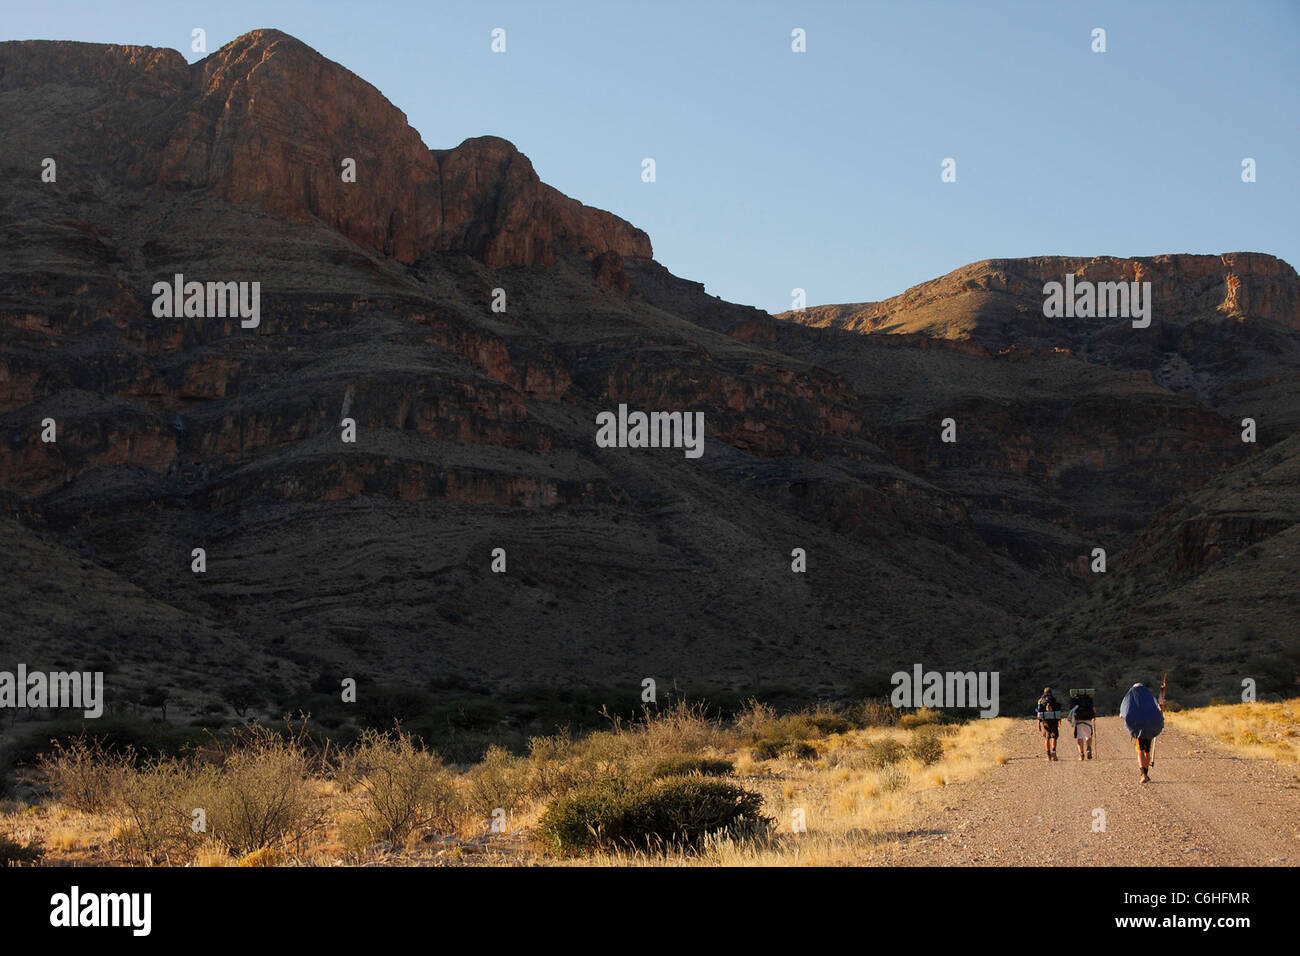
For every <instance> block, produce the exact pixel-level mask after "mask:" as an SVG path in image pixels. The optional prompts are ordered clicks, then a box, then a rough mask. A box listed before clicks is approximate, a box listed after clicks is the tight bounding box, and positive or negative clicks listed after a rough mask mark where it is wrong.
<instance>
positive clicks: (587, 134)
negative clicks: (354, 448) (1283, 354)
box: [0, 0, 1300, 311]
mask: <svg viewBox="0 0 1300 956" xmlns="http://www.w3.org/2000/svg"><path fill="white" fill-rule="evenodd" d="M4 5H5V6H6V7H8V8H9V9H6V10H5V11H4V15H3V20H2V21H0V24H2V25H0V31H2V32H0V35H3V37H4V38H5V39H28V38H46V39H68V40H86V41H95V42H112V43H135V44H146V45H152V46H166V47H172V48H175V49H178V50H180V51H181V52H182V53H184V54H185V56H186V57H187V58H188V59H190V60H196V59H199V58H200V55H199V54H195V53H192V52H191V51H190V31H191V29H192V28H193V27H196V26H198V27H203V28H204V29H205V30H206V31H207V39H208V50H209V51H213V50H216V49H217V48H218V47H220V46H221V45H222V44H223V43H226V42H228V41H229V40H231V39H233V38H234V37H236V36H238V35H239V34H241V33H244V32H247V31H248V30H251V29H255V28H258V27H275V28H278V29H281V30H284V31H285V32H287V33H291V34H293V35H294V36H297V37H298V38H299V39H301V40H303V41H304V42H306V43H307V44H309V45H310V46H312V47H314V48H316V49H317V50H319V51H320V52H321V53H323V54H324V55H325V56H327V57H329V58H330V59H333V60H337V61H338V62H340V63H342V64H343V65H344V66H346V67H348V68H349V69H350V70H352V71H353V72H355V73H357V74H359V75H360V76H361V77H363V78H364V79H366V80H368V81H370V82H371V83H373V84H374V85H375V86H376V87H378V88H379V89H380V90H381V91H382V92H383V93H384V94H385V95H386V96H387V97H388V98H389V100H391V101H392V102H393V103H394V104H395V105H396V106H397V107H398V108H399V109H401V110H403V111H404V112H405V113H406V115H407V117H408V119H409V121H410V123H411V125H412V126H414V127H415V128H416V129H417V130H418V131H419V132H420V134H421V135H422V137H423V138H424V141H425V143H426V144H428V145H429V146H430V147H434V148H444V147H450V146H454V145H456V144H457V143H459V142H461V141H462V140H463V139H465V138H466V137H469V136H477V135H481V134H485V133H492V134H495V135H498V136H503V137H505V138H507V139H509V140H511V141H512V142H514V143H515V144H516V145H517V146H518V147H519V148H520V149H521V150H522V151H523V152H524V153H525V154H527V155H528V156H529V157H530V158H531V159H532V161H533V164H534V165H535V166H536V168H537V170H538V173H539V174H540V175H541V177H542V179H543V180H545V181H546V182H548V183H551V184H552V185H554V186H555V187H557V188H558V189H560V190H562V191H563V192H565V193H568V194H569V195H571V196H574V197H575V198H578V199H580V200H582V201H583V202H586V203H588V204H590V205H593V206H599V207H601V208H604V209H609V210H611V211H613V212H615V213H617V214H619V215H621V216H623V217H625V218H626V219H629V220H631V221H632V222H633V223H635V224H636V225H638V226H640V227H641V228H643V229H645V230H646V232H648V233H649V234H650V238H651V240H652V241H653V243H654V248H655V256H656V258H657V259H659V261H660V262H662V263H663V264H664V265H665V266H667V267H668V268H669V269H671V270H672V271H673V272H675V273H677V274H678V275H681V276H684V277H687V278H690V279H695V280H697V281H702V282H704V283H705V285H706V286H707V288H708V289H709V291H710V292H712V293H715V294H718V295H721V296H722V297H723V298H725V299H730V300H733V301H736V302H742V303H746V304H751V305H757V306H759V307H761V308H766V309H769V310H771V311H780V310H783V309H786V308H789V306H790V290H791V289H792V288H794V287H796V286H798V287H802V288H804V289H806V290H807V295H808V304H810V305H813V304H818V303H827V302H846V301H849V302H852V301H863V300H871V299H879V298H884V297H886V296H889V295H893V294H895V293H897V292H900V291H902V290H903V289H904V288H906V287H907V286H910V285H913V284H915V283H917V282H921V281H924V280H926V279H929V278H933V277H935V276H938V275H942V274H943V273H945V272H948V271H950V270H951V269H954V268H956V267H958V266H961V265H963V264H965V263H967V262H970V261H973V260H977V259H983V258H989V257H994V256H1027V255H1037V254H1061V255H1102V254H1110V255H1117V256H1132V255H1154V254H1158V253H1164V252H1197V253H1218V252H1232V251H1241V250H1249V251H1258V252H1268V253H1272V254H1274V255H1278V256H1281V257H1282V258H1284V259H1286V260H1287V261H1288V262H1290V263H1291V264H1292V265H1294V266H1300V180H1298V177H1300V161H1298V160H1300V109H1298V108H1297V101H1298V98H1300V3H1297V2H1295V0H1272V2H1254V0H1240V2H1216V3H1207V2H1195V0H1189V2H1177V3H1172V2H1171V3H1156V2H1141V0H1128V2H1122V3H1106V2H1070V0H1034V2H1025V3H1006V2H986V3H965V2H946V3H929V2H906V3H905V2H898V3H888V4H886V3H868V2H861V3H850V2H840V3H794V2H764V0H755V2H740V0H736V2H722V0H718V2H709V0H694V2H691V0H668V2H649V0H647V2H631V0H603V2H598V0H582V2H578V0H573V2H555V3H547V2H544V0H528V2H511V3H469V2H463V0H462V2H445V0H444V2H438V0H430V2H426V3H409V4H401V3H399V4H385V3H380V2H358V3H330V2H319V3H308V2H286V3H275V2H244V0H231V2H223V3H211V2H205V3H185V2H177V3H156V4H146V3H138V2H132V0H116V2H113V3H101V2H92V3H87V2H82V3H71V2H48V3H39V2H36V3H19V2H15V0H4ZM494 27H503V28H505V30H506V31H507V33H506V40H507V52H506V53H505V54H493V53H492V52H491V51H490V49H489V44H490V32H491V30H492V29H493V28H494ZM795 27H802V28H803V29H804V30H806V31H807V46H808V50H807V52H806V53H802V54H796V53H793V52H791V49H790V42H791V40H790V32H791V30H792V29H793V28H795ZM1094 27H1102V28H1104V29H1105V30H1106V41H1107V52H1106V53H1104V54H1097V53H1093V52H1092V51H1091V49H1090V46H1091V43H1092V39H1091V32H1092V30H1093V28H1094ZM647 156H649V157H653V158H654V159H655V161H656V164H657V175H658V180H657V182H655V183H653V184H647V183H643V182H642V181H641V160H642V158H643V157H647ZM1247 156H1249V157H1253V158H1254V159H1255V160H1256V161H1257V163H1258V173H1257V175H1258V181H1257V182H1255V183H1253V184H1250V185H1247V184H1244V183H1242V182H1241V161H1242V159H1243V157H1247ZM945 157H953V158H954V159H956V160H957V182H956V183H952V184H944V183H941V182H940V177H939V173H940V163H941V161H942V160H943V159H944V158H945Z"/></svg>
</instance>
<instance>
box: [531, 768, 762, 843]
mask: <svg viewBox="0 0 1300 956" xmlns="http://www.w3.org/2000/svg"><path fill="white" fill-rule="evenodd" d="M762 805H763V798H762V797H761V796H759V795H758V794H757V793H752V792H751V791H748V790H744V789H742V788H740V787H737V786H735V785H733V784H730V783H726V782H723V781H721V780H706V779H703V778H698V777H697V778H675V779H670V780H659V781H655V782H653V783H651V784H649V785H647V786H644V787H637V786H635V785H631V784H627V783H624V782H622V781H619V780H612V779H611V780H607V781H605V782H603V783H601V784H598V785H596V786H593V787H590V788H587V789H585V790H582V791H580V792H579V793H577V794H575V795H574V796H572V797H562V798H560V799H558V800H555V801H552V803H551V804H550V806H548V807H547V808H546V811H545V812H544V813H543V814H542V818H541V820H540V821H539V823H538V833H539V836H540V837H541V839H542V840H544V841H545V843H546V844H547V845H548V846H549V847H550V848H551V849H552V850H553V851H555V852H556V853H559V854H561V855H573V854H580V853H591V852H594V851H596V850H602V849H629V850H648V851H663V850H666V849H669V848H673V847H680V848H682V849H696V848H698V847H699V845H700V843H701V841H702V840H703V839H704V837H705V836H706V835H708V834H714V833H719V834H722V835H724V836H727V837H731V838H733V839H743V838H746V837H756V836H761V835H765V834H767V833H768V832H769V831H770V829H771V826H772V820H771V819H770V818H768V817H765V816H763V815H762V814H761V812H760V811H761V809H762Z"/></svg>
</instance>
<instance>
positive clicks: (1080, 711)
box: [1069, 688, 1097, 760]
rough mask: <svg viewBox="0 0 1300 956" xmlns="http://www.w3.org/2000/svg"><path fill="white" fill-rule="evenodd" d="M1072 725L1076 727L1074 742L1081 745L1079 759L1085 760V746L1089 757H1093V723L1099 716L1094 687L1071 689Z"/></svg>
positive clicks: (1089, 758)
mask: <svg viewBox="0 0 1300 956" xmlns="http://www.w3.org/2000/svg"><path fill="white" fill-rule="evenodd" d="M1069 716H1070V726H1071V727H1073V728H1074V742H1075V743H1076V744H1078V745H1079V759H1080V760H1083V759H1085V758H1084V751H1085V748H1086V750H1087V759H1088V760H1091V759H1092V738H1093V724H1092V722H1093V721H1094V720H1095V719H1096V717H1097V706H1096V704H1094V703H1093V700H1092V688H1079V689H1077V690H1076V689H1073V688H1072V689H1071V690H1070V715H1069Z"/></svg>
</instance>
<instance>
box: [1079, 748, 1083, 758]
mask: <svg viewBox="0 0 1300 956" xmlns="http://www.w3.org/2000/svg"><path fill="white" fill-rule="evenodd" d="M1079 759H1080V760H1082V759H1083V751H1082V750H1080V751H1079Z"/></svg>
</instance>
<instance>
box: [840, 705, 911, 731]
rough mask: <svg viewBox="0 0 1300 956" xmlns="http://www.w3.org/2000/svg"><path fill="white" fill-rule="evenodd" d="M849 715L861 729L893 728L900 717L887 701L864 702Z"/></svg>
mask: <svg viewBox="0 0 1300 956" xmlns="http://www.w3.org/2000/svg"><path fill="white" fill-rule="evenodd" d="M849 713H850V716H851V717H852V719H853V721H854V722H855V723H856V724H857V725H858V726H859V727H892V726H894V725H895V724H896V723H898V718H899V716H900V714H899V712H898V708H897V707H894V706H893V705H892V704H890V703H889V701H887V700H864V701H862V702H861V703H859V704H858V705H857V706H855V707H854V708H853V709H852V710H851V711H850V712H849Z"/></svg>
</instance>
